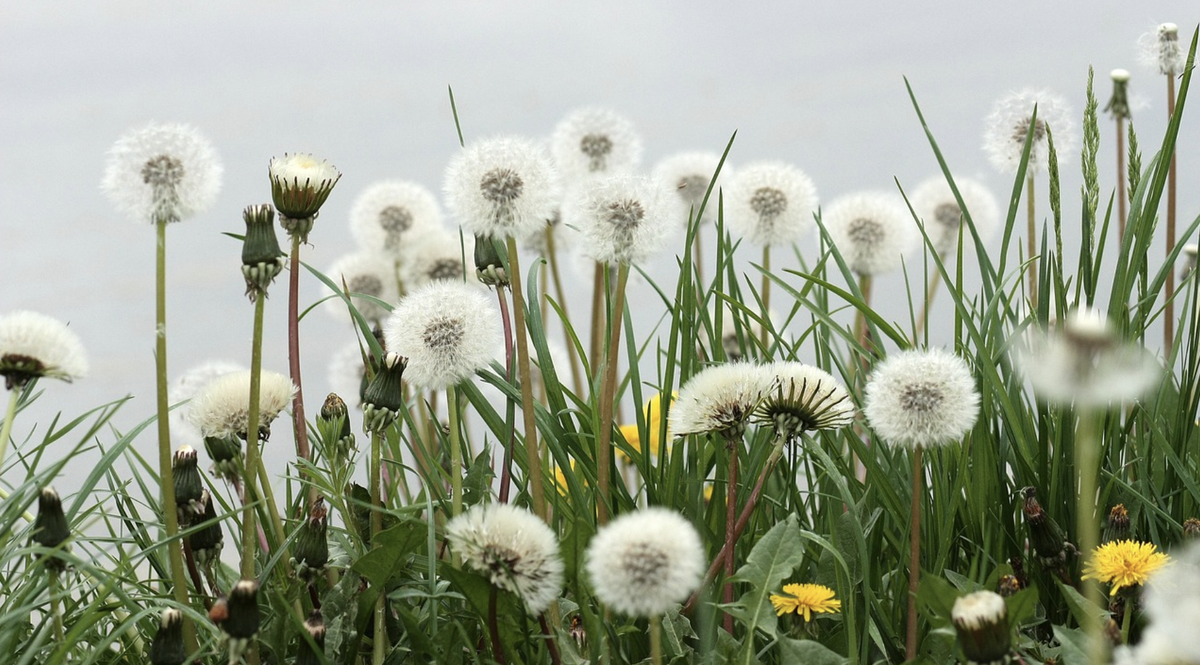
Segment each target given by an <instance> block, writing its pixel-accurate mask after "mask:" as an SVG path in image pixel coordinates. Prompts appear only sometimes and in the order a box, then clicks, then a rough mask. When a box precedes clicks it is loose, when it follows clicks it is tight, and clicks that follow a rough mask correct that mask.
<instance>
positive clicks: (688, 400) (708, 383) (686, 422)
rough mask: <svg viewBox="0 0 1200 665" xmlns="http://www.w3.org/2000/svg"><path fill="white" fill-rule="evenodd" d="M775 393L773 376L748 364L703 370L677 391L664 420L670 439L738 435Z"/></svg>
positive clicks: (718, 366) (735, 364)
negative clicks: (702, 435) (773, 392)
mask: <svg viewBox="0 0 1200 665" xmlns="http://www.w3.org/2000/svg"><path fill="white" fill-rule="evenodd" d="M774 389H775V381H774V376H772V375H771V374H770V373H769V372H764V371H763V368H762V367H761V366H759V365H755V364H752V363H725V364H722V365H713V366H711V367H707V368H705V369H703V370H701V371H700V372H698V373H697V374H696V375H695V376H693V377H692V378H690V379H688V382H687V383H685V384H683V387H682V388H680V389H679V399H677V400H675V402H674V403H673V404H672V405H671V411H670V414H669V415H668V417H667V419H668V422H669V423H670V427H671V435H672V436H682V435H685V434H706V433H709V432H712V433H716V434H721V435H724V436H726V437H730V438H737V437H740V436H741V435H742V431H743V430H744V429H745V427H746V421H747V420H749V418H750V414H752V413H753V412H754V410H755V409H756V408H758V405H759V404H760V403H761V402H762V401H763V399H764V398H765V397H766V396H767V394H769V393H770V392H772V391H773V390H774Z"/></svg>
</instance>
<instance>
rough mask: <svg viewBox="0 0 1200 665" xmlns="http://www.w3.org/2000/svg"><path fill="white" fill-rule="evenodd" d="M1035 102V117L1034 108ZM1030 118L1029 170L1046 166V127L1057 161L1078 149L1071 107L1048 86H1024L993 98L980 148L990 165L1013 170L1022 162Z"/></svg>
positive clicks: (1042, 168) (1039, 169)
mask: <svg viewBox="0 0 1200 665" xmlns="http://www.w3.org/2000/svg"><path fill="white" fill-rule="evenodd" d="M1035 105H1036V106H1037V120H1036V121H1035V122H1034V121H1033V109H1034V106H1035ZM1031 122H1033V140H1032V145H1031V147H1030V151H1029V166H1028V170H1029V172H1030V173H1038V172H1039V171H1042V170H1045V169H1046V168H1048V158H1049V154H1050V152H1049V141H1048V140H1047V139H1048V134H1047V128H1049V132H1052V133H1053V134H1054V149H1055V151H1056V152H1057V153H1058V161H1059V164H1063V163H1065V162H1066V159H1067V156H1068V155H1070V154H1071V153H1073V152H1074V151H1075V150H1077V149H1078V148H1077V144H1078V140H1077V138H1076V136H1075V134H1076V131H1077V130H1076V126H1075V123H1074V121H1073V120H1072V114H1071V108H1070V107H1069V106H1068V105H1067V102H1066V100H1065V99H1063V98H1062V97H1061V96H1059V95H1056V94H1054V93H1052V92H1050V91H1048V90H1034V89H1032V88H1025V89H1023V90H1018V91H1016V92H1011V93H1009V94H1007V95H1005V96H1004V97H1001V98H1000V99H999V100H997V101H996V103H995V105H994V106H993V107H992V112H991V114H990V115H988V117H987V120H986V125H987V128H986V129H985V131H984V135H983V148H984V151H985V152H987V156H988V160H989V161H991V163H992V166H994V167H996V169H997V170H999V171H1000V172H1001V173H1005V174H1015V173H1016V172H1017V167H1018V166H1019V165H1020V164H1021V155H1022V153H1023V152H1024V149H1025V137H1026V136H1027V135H1028V133H1029V128H1030V123H1031Z"/></svg>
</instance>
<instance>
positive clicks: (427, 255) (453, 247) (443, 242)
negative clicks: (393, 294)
mask: <svg viewBox="0 0 1200 665" xmlns="http://www.w3.org/2000/svg"><path fill="white" fill-rule="evenodd" d="M464 256H465V257H466V260H467V265H473V263H472V260H473V259H474V256H475V236H472V235H469V234H463V236H462V238H461V240H460V238H459V235H458V233H457V232H450V231H447V230H445V229H442V228H437V229H430V230H428V231H426V232H425V233H423V234H421V237H419V238H413V240H412V243H411V244H410V245H409V251H408V253H407V255H406V256H405V257H404V259H403V260H401V262H400V279H401V280H403V282H404V288H405V290H406V291H408V292H410V293H411V292H412V291H414V290H416V289H418V288H420V287H422V286H425V285H426V284H430V283H433V282H443V281H458V282H461V281H462V280H463V274H464V273H463V257H464ZM472 272H474V271H472Z"/></svg>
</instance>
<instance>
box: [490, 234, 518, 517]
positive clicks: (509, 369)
mask: <svg viewBox="0 0 1200 665" xmlns="http://www.w3.org/2000/svg"><path fill="white" fill-rule="evenodd" d="M488 242H490V240H489V241H488ZM496 299H497V300H499V301H500V323H501V324H502V325H503V326H504V378H505V379H507V380H508V382H509V383H510V384H511V383H512V382H513V370H515V369H516V367H515V366H514V365H513V337H512V319H511V317H510V316H509V314H508V299H506V298H505V297H504V287H503V286H497V287H496ZM515 410H516V403H515V401H514V400H513V399H512V398H511V397H510V398H508V399H506V400H504V422H505V426H506V427H508V444H507V445H506V446H504V462H503V463H502V464H503V466H502V467H501V470H500V503H508V494H509V486H510V485H511V484H512V456H513V446H514V445H515V444H516V427H515V425H514V423H513V418H514V413H515Z"/></svg>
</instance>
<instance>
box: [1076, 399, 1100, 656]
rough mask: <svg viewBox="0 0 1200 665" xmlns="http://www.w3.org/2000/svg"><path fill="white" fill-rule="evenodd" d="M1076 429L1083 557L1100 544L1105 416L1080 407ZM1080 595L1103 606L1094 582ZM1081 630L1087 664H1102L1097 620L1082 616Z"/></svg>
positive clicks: (1078, 527) (1078, 528)
mask: <svg viewBox="0 0 1200 665" xmlns="http://www.w3.org/2000/svg"><path fill="white" fill-rule="evenodd" d="M1077 417H1078V419H1079V421H1078V423H1077V424H1076V430H1075V465H1076V466H1075V473H1076V474H1077V475H1078V477H1079V494H1078V495H1077V496H1076V504H1075V522H1076V526H1075V530H1076V533H1077V534H1078V537H1079V551H1080V552H1082V553H1083V555H1084V556H1085V557H1091V556H1094V555H1095V551H1096V547H1097V546H1098V545H1099V544H1100V525H1099V523H1098V522H1097V520H1096V499H1097V497H1096V475H1097V471H1098V468H1097V466H1098V464H1099V462H1100V450H1099V448H1100V439H1099V437H1098V433H1099V428H1098V427H1097V426H1098V425H1099V421H1100V420H1101V419H1103V418H1104V414H1103V413H1101V412H1099V411H1094V410H1092V409H1085V408H1080V409H1079V412H1078V416H1077ZM1082 583H1083V585H1084V586H1083V595H1084V597H1085V598H1087V599H1088V600H1089V601H1090V602H1092V603H1095V604H1096V606H1097V607H1104V595H1103V593H1102V592H1101V591H1100V585H1099V584H1098V583H1097V581H1096V580H1095V579H1092V578H1090V577H1089V578H1088V579H1084V580H1082ZM1084 614H1085V615H1087V616H1086V619H1085V621H1084V626H1083V627H1084V629H1085V630H1086V632H1087V634H1088V638H1089V639H1088V651H1089V655H1090V656H1091V659H1090V662H1093V663H1102V662H1104V658H1103V653H1104V636H1103V635H1102V633H1101V626H1100V621H1099V620H1098V619H1097V617H1096V616H1095V615H1093V614H1092V613H1090V612H1085V613H1084Z"/></svg>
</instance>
